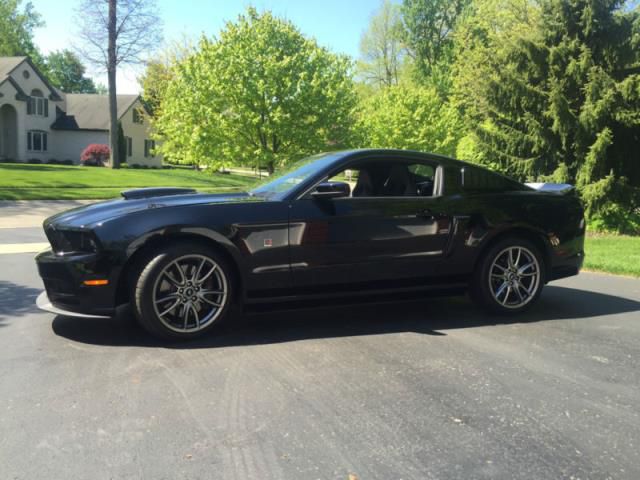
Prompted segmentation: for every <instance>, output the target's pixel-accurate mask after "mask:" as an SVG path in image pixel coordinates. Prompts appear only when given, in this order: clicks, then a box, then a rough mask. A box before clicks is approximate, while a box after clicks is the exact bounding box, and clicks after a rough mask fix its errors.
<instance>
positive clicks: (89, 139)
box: [0, 57, 162, 166]
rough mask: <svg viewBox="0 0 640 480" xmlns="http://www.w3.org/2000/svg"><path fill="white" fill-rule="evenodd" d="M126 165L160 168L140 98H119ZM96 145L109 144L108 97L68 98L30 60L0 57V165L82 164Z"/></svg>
mask: <svg viewBox="0 0 640 480" xmlns="http://www.w3.org/2000/svg"><path fill="white" fill-rule="evenodd" d="M118 118H119V120H120V123H121V125H122V130H123V132H124V136H125V138H126V143H127V158H126V162H127V163H128V164H129V165H133V164H139V165H148V166H160V165H161V164H162V159H161V158H160V157H159V156H155V155H154V153H153V150H154V146H155V145H154V143H153V140H152V139H151V126H150V124H149V119H148V115H147V113H146V111H145V109H144V106H143V104H142V102H141V101H140V97H139V96H138V95H118ZM91 143H101V144H106V145H108V144H109V107H108V96H107V95H97V94H72V93H64V92H61V91H60V90H58V89H56V88H54V87H53V86H52V85H51V84H50V83H49V81H48V80H47V79H46V78H45V77H44V75H42V74H41V73H40V72H39V71H38V70H37V69H36V67H35V66H34V65H33V63H32V62H31V60H29V58H28V57H0V160H1V159H11V160H16V161H20V162H26V161H28V160H30V159H39V160H41V161H42V162H43V163H46V162H48V161H49V160H52V159H54V160H58V161H64V160H71V161H73V163H79V162H80V154H81V153H82V151H83V150H84V149H85V147H86V146H87V145H89V144H91Z"/></svg>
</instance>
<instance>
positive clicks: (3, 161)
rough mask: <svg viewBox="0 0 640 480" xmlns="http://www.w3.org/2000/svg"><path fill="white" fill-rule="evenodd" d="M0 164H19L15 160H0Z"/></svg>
mask: <svg viewBox="0 0 640 480" xmlns="http://www.w3.org/2000/svg"><path fill="white" fill-rule="evenodd" d="M0 163H18V162H16V161H15V160H14V159H13V158H0Z"/></svg>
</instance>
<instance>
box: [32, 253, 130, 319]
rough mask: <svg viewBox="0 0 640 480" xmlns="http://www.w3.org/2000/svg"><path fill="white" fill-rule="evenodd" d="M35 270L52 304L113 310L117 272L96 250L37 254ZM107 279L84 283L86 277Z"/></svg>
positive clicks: (82, 310) (102, 312) (104, 312)
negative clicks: (92, 284) (104, 281)
mask: <svg viewBox="0 0 640 480" xmlns="http://www.w3.org/2000/svg"><path fill="white" fill-rule="evenodd" d="M36 264H37V265H38V272H39V273H40V277H42V281H43V283H44V287H45V289H46V295H47V298H48V300H49V302H50V303H51V305H52V307H55V308H57V309H59V310H62V311H64V312H70V313H76V314H83V315H97V316H111V315H113V313H114V312H115V290H116V279H117V278H118V277H117V272H115V271H114V269H113V268H110V266H109V265H108V262H106V261H105V260H104V259H103V258H101V256H100V255H99V254H95V253H90V254H80V255H67V256H64V255H56V254H55V253H54V252H52V251H50V250H49V251H45V252H42V253H40V254H38V255H37V256H36ZM93 279H108V280H109V284H108V285H101V286H87V285H84V283H83V282H84V281H85V280H93Z"/></svg>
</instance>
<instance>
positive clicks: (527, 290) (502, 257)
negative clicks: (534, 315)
mask: <svg viewBox="0 0 640 480" xmlns="http://www.w3.org/2000/svg"><path fill="white" fill-rule="evenodd" d="M539 285H540V264H539V262H538V259H537V258H536V256H535V255H534V254H533V253H532V252H531V251H530V250H529V249H527V248H525V247H521V246H513V247H508V248H505V249H504V250H502V251H501V252H500V253H498V255H496V257H495V259H494V260H493V263H492V264H491V268H489V287H490V290H491V295H493V298H494V300H495V301H496V302H498V303H499V304H500V305H501V306H503V307H505V308H513V309H515V308H520V307H523V306H524V305H526V304H527V303H529V302H530V301H531V300H532V299H533V298H534V297H535V295H536V292H537V291H538V287H539Z"/></svg>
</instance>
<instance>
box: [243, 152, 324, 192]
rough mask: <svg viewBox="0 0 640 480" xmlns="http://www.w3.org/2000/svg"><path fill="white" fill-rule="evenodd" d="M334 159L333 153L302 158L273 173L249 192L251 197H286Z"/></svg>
mask: <svg viewBox="0 0 640 480" xmlns="http://www.w3.org/2000/svg"><path fill="white" fill-rule="evenodd" d="M335 158H336V154H335V153H320V154H318V155H312V156H311V157H306V158H303V159H302V160H299V161H297V162H296V163H294V164H293V165H291V166H289V167H288V168H286V169H285V170H282V171H279V172H275V173H273V174H272V175H271V176H270V177H269V178H268V179H267V180H266V181H265V183H263V184H261V185H258V186H257V187H256V188H254V189H253V190H251V191H250V192H249V193H250V194H251V195H257V196H261V197H273V196H276V195H286V194H287V193H289V192H290V191H291V190H293V189H294V188H296V187H297V186H298V185H300V184H301V183H304V182H306V181H307V180H308V179H310V178H311V177H313V176H314V175H315V174H316V172H318V171H319V170H322V169H323V168H324V167H325V166H326V165H329V164H330V163H332V162H333V161H334V160H335Z"/></svg>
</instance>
